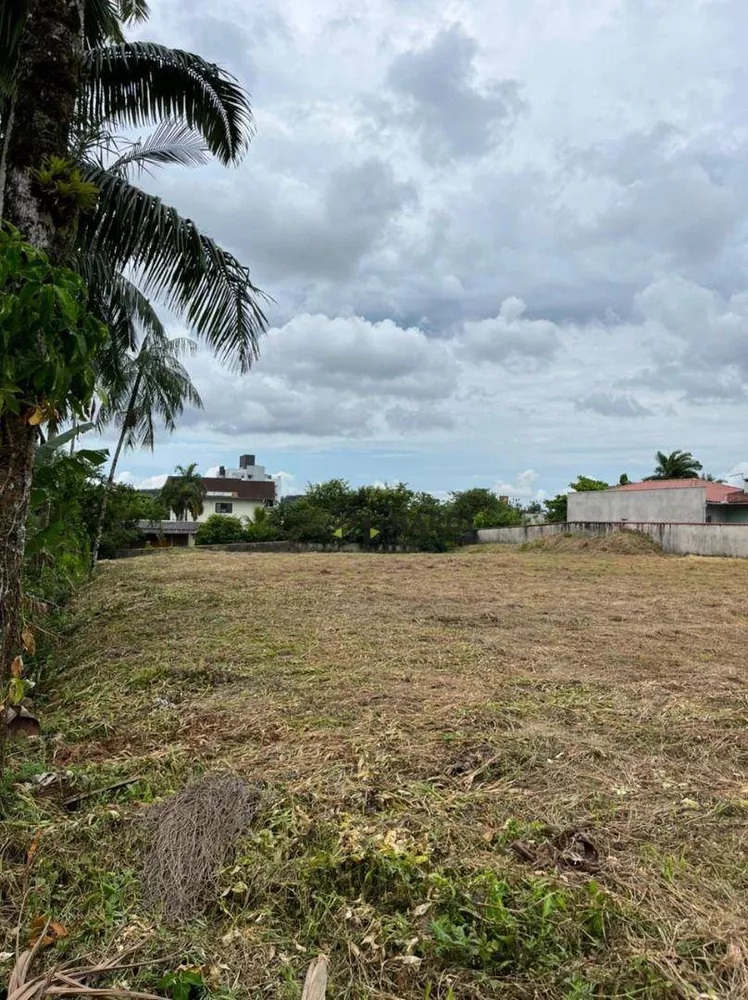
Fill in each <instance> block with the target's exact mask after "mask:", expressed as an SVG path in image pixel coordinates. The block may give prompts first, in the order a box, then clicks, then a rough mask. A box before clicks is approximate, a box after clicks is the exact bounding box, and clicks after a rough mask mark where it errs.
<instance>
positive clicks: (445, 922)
mask: <svg viewBox="0 0 748 1000" xmlns="http://www.w3.org/2000/svg"><path fill="white" fill-rule="evenodd" d="M747 590H748V563H746V562H738V561H729V560H706V559H695V558H686V559H676V558H668V557H660V558H657V557H653V556H652V555H651V554H648V553H646V554H636V555H625V554H614V553H608V552H602V553H601V552H598V551H595V549H594V548H591V549H590V548H586V549H584V550H583V551H572V552H566V551H563V549H561V550H559V551H557V550H555V548H554V547H546V548H540V549H535V550H531V551H527V552H518V551H517V550H507V549H501V550H492V549H491V547H482V548H480V549H472V550H465V551H463V552H460V553H457V554H450V555H444V556H433V555H418V556H397V555H390V556H377V555H344V554H341V555H330V554H320V555H311V554H310V555H283V554H262V555H260V554H253V555H246V554H244V553H237V554H233V553H232V554H217V553H200V552H195V553H172V554H169V555H167V556H159V557H153V558H150V559H139V560H128V561H126V562H122V563H117V564H109V565H105V566H104V567H102V571H101V573H100V575H99V578H98V580H97V581H96V583H95V584H94V586H93V587H92V588H90V589H89V590H88V592H87V593H85V594H84V595H83V596H82V597H81V599H80V601H79V605H78V608H77V609H76V612H75V617H74V620H73V622H72V624H71V628H70V631H69V633H68V635H67V636H66V639H65V644H64V650H63V656H62V659H63V669H62V670H61V671H60V672H59V673H58V675H57V676H56V677H55V678H54V679H53V681H52V682H51V684H50V697H51V703H50V704H49V705H48V706H47V707H46V708H45V710H44V715H45V718H46V719H47V720H48V721H47V726H48V727H50V726H51V727H52V728H53V729H55V730H56V735H55V736H54V737H53V738H52V739H50V740H49V742H48V744H47V745H46V747H45V749H44V751H43V755H44V760H43V764H44V766H45V767H53V768H58V769H68V771H69V772H70V774H71V775H72V778H71V779H70V780H71V781H72V783H73V785H74V787H75V788H76V789H77V788H79V787H80V786H81V784H85V782H86V781H88V782H90V783H91V784H92V786H93V787H96V786H97V784H102V779H103V778H107V779H111V780H116V778H118V777H120V776H124V775H127V774H128V773H135V772H137V773H138V774H142V775H144V778H143V781H141V783H140V784H139V785H138V786H137V787H136V789H135V790H134V791H133V792H132V793H129V792H128V793H125V795H123V796H121V797H120V798H119V799H116V800H115V801H114V802H111V801H104V802H101V801H97V800H94V801H93V802H92V804H91V806H90V809H89V811H88V812H87V813H86V814H85V815H80V816H79V815H77V814H75V815H73V816H72V817H64V816H62V815H61V814H60V812H59V809H56V807H55V806H54V804H43V803H41V804H40V803H39V802H37V801H36V800H35V801H34V809H35V810H36V812H35V813H34V817H35V819H34V822H35V823H37V824H39V826H40V827H42V828H44V829H47V828H48V827H52V829H53V835H52V836H48V835H46V834H45V835H44V836H42V838H41V840H40V842H39V846H38V850H37V852H36V859H35V861H34V864H33V869H32V871H31V875H30V876H24V878H25V879H26V881H23V880H22V879H21V877H20V875H18V874H17V872H16V874H15V875H14V874H13V871H11V868H12V865H11V866H10V868H8V869H7V872H8V873H9V874H8V873H6V883H7V886H6V897H7V898H9V899H12V898H13V892H14V891H15V892H18V891H19V886H20V885H21V884H23V885H24V886H26V888H27V891H29V892H30V893H31V895H32V898H33V899H34V900H35V901H36V904H35V905H36V906H37V908H38V909H40V910H42V911H48V912H50V913H51V915H53V916H55V917H56V918H57V919H61V918H62V917H64V918H65V919H66V921H67V920H69V921H70V922H71V923H73V924H75V923H76V922H77V935H78V940H79V942H80V945H81V947H83V945H84V944H86V945H88V946H90V940H91V937H97V936H98V937H100V938H102V939H104V940H106V939H107V938H111V937H112V936H116V935H119V936H124V937H125V939H126V938H127V936H128V934H134V933H135V930H134V929H133V928H137V929H138V933H143V932H144V928H146V929H147V928H150V933H152V934H153V935H154V939H155V940H156V941H158V942H161V938H160V937H159V935H160V934H163V932H162V931H161V930H160V929H159V928H158V925H157V923H154V921H153V919H152V918H151V917H149V915H148V913H147V911H146V910H144V909H143V906H142V903H141V900H142V894H141V893H140V891H139V889H138V883H137V879H136V877H135V874H134V872H135V869H136V866H137V857H138V850H139V843H138V834H137V825H135V826H131V825H130V824H129V823H128V820H129V818H130V817H131V816H133V815H136V814H138V812H139V809H140V805H139V803H141V802H142V801H144V800H145V801H148V800H149V799H150V798H151V797H153V796H155V797H157V798H158V797H160V796H163V795H166V794H168V793H169V792H171V791H176V790H178V789H179V788H180V787H182V786H183V785H184V783H185V782H186V781H187V780H188V779H189V778H190V777H191V776H194V775H196V774H199V773H201V772H203V771H206V770H215V769H222V768H225V767H230V768H231V769H232V770H233V771H234V772H235V773H238V774H239V775H241V776H243V777H244V778H245V779H246V780H247V781H248V782H250V783H256V782H262V783H263V784H264V786H265V787H266V789H267V794H268V805H267V808H266V810H264V811H263V814H262V822H261V823H258V824H255V826H254V827H253V828H252V832H251V834H250V835H249V836H248V837H247V838H246V839H245V841H244V842H243V843H242V845H241V848H240V850H239V853H238V855H237V857H236V858H235V859H234V860H233V861H232V862H231V864H230V866H229V867H227V868H224V870H223V872H222V873H221V875H220V876H219V882H220V885H219V891H218V893H217V895H216V900H215V902H214V904H213V906H212V908H210V909H209V910H208V911H207V912H206V915H205V918H204V922H202V923H200V925H199V926H196V927H195V928H194V933H193V932H191V931H190V929H189V928H187V929H184V930H183V931H182V932H181V934H182V936H181V937H180V938H178V941H179V947H180V949H182V953H184V954H189V955H190V956H191V957H192V959H193V960H195V961H199V962H202V963H208V964H210V963H213V964H217V963H221V964H222V965H223V966H224V969H223V971H222V973H221V981H222V983H223V988H224V989H231V990H232V991H233V992H239V993H245V992H247V991H248V992H249V993H250V994H251V995H252V996H260V995H262V996H272V997H289V998H290V997H298V996H299V995H300V992H301V980H302V977H303V970H304V968H305V967H306V965H308V962H309V958H310V955H313V954H314V953H316V952H317V951H324V952H326V953H328V954H329V955H330V995H331V996H334V997H344V996H345V997H357V998H364V997H367V998H371V1000H373V998H378V1000H383V998H385V997H401V998H407V1000H416V998H423V997H424V996H431V997H443V998H447V997H448V996H453V997H455V998H460V1000H462V998H465V997H476V998H477V997H484V996H487V995H495V994H496V993H497V992H499V991H501V995H502V996H506V997H508V998H517V1000H519V998H530V997H549V998H559V1000H560V998H569V1000H572V998H573V1000H581V998H585V997H590V998H591V997H644V998H652V1000H654V998H665V997H697V996H700V995H701V996H719V997H735V998H737V997H742V996H745V995H748V976H747V974H746V961H745V957H744V954H743V945H742V943H741V942H742V941H744V940H745V936H746V931H748V902H747V900H748V896H747V895H746V889H747V888H748V864H746V856H747V855H746V818H748V774H747V773H746V768H747V767H748V729H747V724H748V699H747V697H746V687H745V649H746V639H747V638H748V628H747V626H748V606H747V605H746V602H745V594H746V591H747ZM26 753H27V754H28V753H31V751H26ZM26 765H27V766H28V761H27V762H26ZM40 766H41V763H40ZM128 796H129V797H128ZM29 797H30V798H31V797H33V796H32V795H31V793H29ZM29 808H31V806H29ZM112 812H114V813H115V816H112V815H110V814H111V813H112ZM86 824H87V825H86ZM92 830H93V831H95V833H91V832H90V831H92ZM32 836H33V834H32V833H29V836H28V838H27V841H28V842H30V841H31V837H32ZM86 838H90V839H89V840H87V839H86ZM94 841H95V845H96V846H95V848H94ZM9 842H10V841H9ZM9 842H8V843H9ZM28 842H27V843H25V846H24V847H23V848H22V850H20V852H19V853H17V854H16V856H15V865H16V868H19V867H20V866H21V863H22V859H23V857H24V854H25V850H26V847H28ZM87 845H90V846H87ZM9 850H10V848H8V849H7V850H6V857H11V858H12V857H13V855H12V852H11V853H10V854H8V853H7V851H9ZM88 850H91V851H92V853H93V855H94V856H95V862H96V863H95V865H94V869H95V873H96V874H95V877H96V878H104V876H105V875H108V874H109V873H112V874H111V878H110V882H113V884H115V887H114V889H112V890H111V892H110V893H109V895H108V896H107V894H106V892H105V891H104V890H103V889H102V890H99V889H96V890H95V891H92V892H89V896H91V895H92V896H93V897H94V899H93V901H92V900H91V899H87V901H86V902H85V905H84V904H82V903H81V899H80V895H76V893H79V892H80V885H79V883H80V881H81V879H84V878H85V879H87V880H89V881H90V880H91V879H92V878H93V877H94V875H92V869H91V866H90V865H89V866H88V867H85V869H84V868H83V867H81V866H80V865H79V867H80V868H81V870H80V871H79V870H78V868H76V864H77V863H78V862H74V861H73V855H74V854H75V852H78V854H77V855H76V857H78V856H79V855H80V852H84V853H85V852H86V851H88ZM84 870H85V875H84V874H83V871H84ZM14 871H15V869H14ZM76 872H77V874H76ZM60 873H63V875H62V880H61V876H60ZM35 879H36V880H35ZM76 879H77V880H78V881H77V882H76ZM81 910H84V911H85V916H84V917H82V916H81V915H80V911H81ZM52 911H53V912H52ZM76 913H77V914H78V916H77V917H76ZM91 913H94V914H95V915H96V916H95V917H92V916H91ZM191 934H192V936H190V935H191ZM170 941H171V943H173V941H172V939H170ZM507 941H508V942H509V943H508V944H507ZM75 946H76V934H71V938H70V943H69V944H68V945H67V947H68V948H75ZM154 947H155V945H154ZM149 985H150V984H149ZM450 990H451V991H452V992H451V993H450ZM710 991H711V992H710Z"/></svg>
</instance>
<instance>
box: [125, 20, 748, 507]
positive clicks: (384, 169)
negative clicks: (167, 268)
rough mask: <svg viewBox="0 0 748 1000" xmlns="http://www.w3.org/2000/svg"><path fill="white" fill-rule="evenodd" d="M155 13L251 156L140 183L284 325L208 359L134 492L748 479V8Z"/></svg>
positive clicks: (138, 465)
mask: <svg viewBox="0 0 748 1000" xmlns="http://www.w3.org/2000/svg"><path fill="white" fill-rule="evenodd" d="M151 6H152V9H153V16H152V19H151V21H150V23H149V24H148V26H147V28H146V29H144V30H142V31H141V32H140V34H141V35H142V36H143V37H150V38H152V39H154V40H157V41H162V42H166V43H168V44H170V45H173V46H177V47H182V48H190V49H193V50H194V51H197V52H200V54H201V55H203V56H205V57H207V58H209V59H211V60H213V61H216V62H218V63H221V64H222V65H223V66H225V67H227V68H228V69H229V70H231V71H232V72H233V73H234V74H235V75H236V76H238V77H239V78H240V79H241V80H242V82H244V83H245V85H246V86H247V88H248V89H249V90H250V92H251V95H252V104H253V108H254V113H255V116H256V121H257V137H256V138H255V140H254V142H253V143H252V146H251V148H250V152H249V154H248V155H247V157H246V159H245V160H244V162H243V163H242V164H241V166H240V167H239V168H237V169H231V170H227V169H225V168H222V167H220V166H219V165H215V166H214V165H211V166H208V167H200V168H197V169H194V170H190V169H186V168H178V167H173V168H169V169H167V170H165V171H163V172H162V173H160V174H159V175H158V176H157V177H156V178H155V179H154V180H152V181H149V185H150V187H151V189H153V190H155V191H157V192H158V193H159V194H161V195H162V196H163V197H164V199H166V200H167V201H169V202H171V203H173V204H175V205H176V206H177V207H178V208H179V209H180V210H181V211H182V212H183V213H184V214H186V215H188V216H189V217H190V218H193V219H195V220H196V221H197V222H198V223H199V224H200V225H201V226H202V227H203V228H204V229H205V230H206V231H207V232H209V233H210V234H211V235H212V236H214V237H215V238H216V239H218V240H219V241H221V242H222V243H223V244H224V245H226V246H227V247H228V248H230V249H231V250H232V251H233V252H234V253H236V254H237V255H238V256H239V257H240V258H241V259H242V260H243V261H245V262H246V263H248V264H249V265H250V266H251V268H252V274H253V278H254V280H255V282H256V283H258V284H259V285H260V286H261V287H262V288H263V289H265V290H267V292H269V293H270V294H271V295H272V296H273V298H274V300H275V305H274V306H273V307H272V308H271V310H270V318H271V322H272V328H271V330H270V331H269V333H268V335H267V337H266V338H265V340H264V343H263V346H262V358H261V360H260V361H259V363H258V364H257V366H256V369H255V370H254V371H253V373H252V374H250V375H249V376H247V377H244V378H239V377H236V376H234V375H232V374H230V373H229V372H227V371H226V370H224V369H222V368H221V367H220V365H219V364H218V363H217V362H215V361H214V360H213V359H212V358H211V357H210V356H209V355H207V354H204V353H201V354H200V355H199V356H198V357H197V358H196V359H195V361H194V362H193V363H192V371H193V374H194V377H195V380H196V382H197V385H198V387H199V389H200V392H201V393H202V395H203V398H204V401H205V411H204V412H203V413H197V412H190V413H188V414H186V415H185V419H184V420H183V423H182V426H181V427H180V429H179V431H178V432H177V433H176V434H174V435H173V436H172V437H171V438H167V437H166V436H162V438H161V444H159V445H158V446H157V449H156V451H155V453H154V454H153V455H151V454H149V453H142V452H141V453H135V454H130V455H128V456H126V457H125V458H124V460H123V462H122V465H121V468H122V469H123V471H124V472H125V477H124V478H125V479H126V480H129V481H131V482H140V481H143V480H147V479H150V478H151V477H154V476H158V475H160V474H163V473H166V472H168V471H170V469H171V468H172V467H173V465H174V464H175V463H176V462H189V461H197V462H199V464H200V467H201V468H202V469H207V468H209V467H211V466H215V465H217V464H219V463H223V464H235V458H236V456H238V454H239V453H240V452H243V451H249V452H254V453H256V454H257V455H258V460H259V461H261V462H263V463H264V464H266V465H267V466H268V468H269V470H270V471H272V472H278V471H283V472H284V473H287V474H288V476H289V477H294V478H287V479H286V489H287V490H290V491H295V490H297V489H301V488H302V487H303V486H304V484H305V483H306V482H307V481H309V480H320V479H325V478H329V477H331V476H342V477H345V478H348V479H350V480H351V481H352V482H354V483H364V482H373V481H389V482H391V481H395V480H399V479H403V480H405V481H407V482H409V483H410V484H411V485H412V486H414V487H416V488H419V489H428V490H432V491H435V492H440V491H447V490H455V489H464V488H467V487H470V486H475V485H487V486H494V487H498V488H499V490H500V492H510V493H512V494H514V495H517V496H521V497H524V498H526V497H532V496H535V495H537V493H538V491H544V492H545V493H546V494H548V493H555V492H556V491H557V490H559V489H561V488H562V487H564V486H565V484H566V483H568V482H569V480H570V479H572V478H574V477H576V475H577V474H578V473H585V474H587V475H593V476H598V477H601V478H606V479H612V478H617V477H618V475H619V474H620V473H622V472H626V473H628V475H629V476H630V477H631V478H634V477H640V476H642V475H646V474H647V473H649V472H650V471H651V468H652V464H653V454H654V452H655V450H656V449H662V450H667V451H670V450H672V449H675V448H685V449H688V450H692V451H693V452H694V453H695V455H696V456H697V457H698V458H700V459H701V461H702V462H703V463H704V466H705V468H706V469H707V470H709V471H711V472H713V473H714V474H718V475H725V474H727V473H730V472H735V471H737V470H739V469H741V468H742V469H745V470H746V474H748V395H747V393H746V390H747V388H748V245H747V243H746V236H747V234H748V59H747V58H746V54H745V53H746V43H748V4H746V3H745V0H595V2H594V3H590V2H588V0H499V2H496V0H315V2H314V3H310V2H309V0H263V2H262V3H259V2H258V3H253V2H251V0H214V2H213V4H212V5H206V4H205V3H202V2H198V0H152V3H151ZM209 11H210V12H209ZM176 332H181V331H179V330H178V329H177V328H176V327H175V333H176ZM732 481H734V482H737V481H739V480H732Z"/></svg>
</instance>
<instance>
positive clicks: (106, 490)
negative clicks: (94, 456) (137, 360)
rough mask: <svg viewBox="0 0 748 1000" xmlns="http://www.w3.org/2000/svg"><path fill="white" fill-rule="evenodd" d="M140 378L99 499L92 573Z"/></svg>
mask: <svg viewBox="0 0 748 1000" xmlns="http://www.w3.org/2000/svg"><path fill="white" fill-rule="evenodd" d="M141 377H142V372H138V374H137V377H136V379H135V384H134V385H133V387H132V392H131V393H130V402H129V403H128V404H127V412H126V413H125V418H124V420H123V421H122V430H121V431H120V435H119V440H118V441H117V447H116V448H115V450H114V456H113V458H112V465H111V467H110V469H109V475H108V476H107V481H106V483H105V485H104V492H103V494H102V497H101V509H100V510H99V519H98V521H97V522H96V534H95V536H94V540H93V545H92V546H91V572H93V571H94V569H95V567H96V563H97V561H98V558H99V548H100V547H101V535H102V533H103V531H104V518H105V517H106V509H107V506H108V505H109V494H110V492H111V490H112V483H113V482H114V474H115V472H116V471H117V463H118V462H119V456H120V454H121V453H122V446H123V445H124V443H125V437H126V436H127V432H128V430H129V428H130V421H131V419H132V413H133V410H134V409H135V403H136V401H137V398H138V392H139V391H140V381H141Z"/></svg>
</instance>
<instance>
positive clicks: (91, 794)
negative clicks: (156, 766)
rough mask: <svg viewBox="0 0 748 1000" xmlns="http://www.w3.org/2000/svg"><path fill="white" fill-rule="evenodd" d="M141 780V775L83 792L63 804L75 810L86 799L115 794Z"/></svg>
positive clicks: (65, 800)
mask: <svg viewBox="0 0 748 1000" xmlns="http://www.w3.org/2000/svg"><path fill="white" fill-rule="evenodd" d="M141 778H142V775H141V774H134V775H133V776H132V778H125V779H124V780H123V781H115V782H114V784H113V785H104V787H103V788H94V789H92V790H91V791H90V792H81V793H80V795H71V796H70V798H69V799H64V800H63V803H62V804H63V806H64V807H65V808H66V809H75V807H76V806H77V805H78V803H79V802H84V801H85V800H86V799H92V798H93V797H94V795H101V794H102V792H113V791H114V790H115V789H116V788H124V787H125V785H134V784H135V782H136V781H140V779H141Z"/></svg>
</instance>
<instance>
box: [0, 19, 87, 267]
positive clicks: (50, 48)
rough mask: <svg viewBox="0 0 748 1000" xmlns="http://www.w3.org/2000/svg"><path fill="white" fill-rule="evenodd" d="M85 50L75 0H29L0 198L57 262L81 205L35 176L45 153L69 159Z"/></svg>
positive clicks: (36, 243)
mask: <svg viewBox="0 0 748 1000" xmlns="http://www.w3.org/2000/svg"><path fill="white" fill-rule="evenodd" d="M82 56H83V21H82V14H81V6H80V0H29V3H28V19H27V21H26V27H25V30H24V33H23V38H22V41H21V47H20V52H19V56H18V73H17V84H16V89H15V94H14V97H13V100H12V104H11V111H10V123H9V125H8V129H7V132H6V135H5V144H4V149H3V158H2V159H3V165H4V169H5V178H4V179H5V186H4V191H3V201H2V204H1V205H0V209H1V210H2V216H3V218H5V219H7V220H8V222H12V223H13V225H14V226H16V227H17V228H18V229H19V230H20V231H21V233H22V235H23V236H24V238H25V239H26V240H28V242H29V243H31V244H32V245H33V246H35V247H38V248H39V249H40V250H45V251H46V252H47V253H48V254H49V255H50V258H51V259H52V262H53V263H60V262H61V261H62V259H63V258H64V257H65V255H66V254H67V252H68V251H69V250H70V247H71V244H72V240H73V236H74V234H75V222H76V219H77V215H78V206H77V205H76V204H75V203H74V202H71V201H70V200H68V201H67V203H65V201H64V199H62V200H61V199H58V198H56V197H51V196H50V195H51V194H54V192H51V193H50V192H48V191H45V190H44V189H43V188H41V186H40V185H39V183H38V181H37V180H36V178H35V172H36V171H37V170H38V169H39V168H40V167H41V165H42V163H43V162H44V160H45V159H47V158H48V157H52V156H57V157H61V158H63V159H67V156H68V139H69V135H70V125H71V122H72V120H73V114H74V112H75V102H76V98H77V96H78V88H79V82H80V70H81V59H82Z"/></svg>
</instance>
